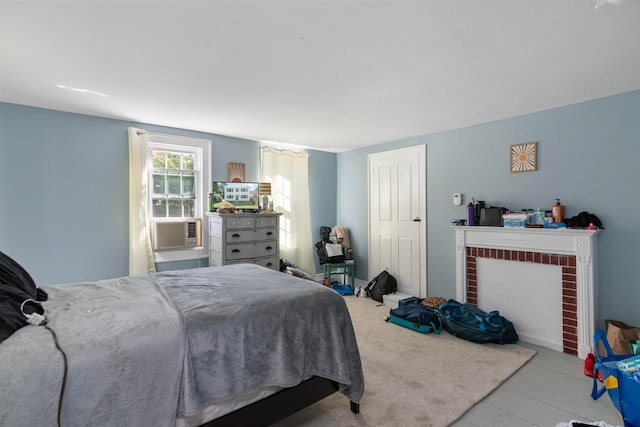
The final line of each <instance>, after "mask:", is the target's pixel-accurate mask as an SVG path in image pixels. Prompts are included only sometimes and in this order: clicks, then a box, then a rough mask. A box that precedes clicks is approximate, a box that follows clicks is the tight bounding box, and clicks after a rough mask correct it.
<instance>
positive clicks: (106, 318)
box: [0, 276, 185, 427]
mask: <svg viewBox="0 0 640 427" xmlns="http://www.w3.org/2000/svg"><path fill="white" fill-rule="evenodd" d="M43 288H44V289H45V290H46V292H47V293H48V294H49V300H48V301H47V302H45V303H44V304H43V305H44V307H45V314H46V316H47V318H48V319H49V327H50V328H51V329H52V330H54V331H55V332H56V335H57V336H58V339H59V342H60V346H61V347H62V349H63V350H64V351H65V353H66V354H67V358H68V363H69V373H68V377H67V384H66V389H65V392H64V401H63V406H62V408H63V409H62V425H63V426H65V427H67V426H89V425H95V426H98V425H99V426H150V425H153V426H172V425H175V415H176V413H175V408H176V405H177V401H178V397H179V387H180V381H181V374H182V372H181V362H182V360H183V359H184V349H185V346H184V342H185V340H184V324H183V322H182V317H181V315H180V313H179V311H178V310H176V308H175V306H174V304H173V302H172V301H171V299H170V298H168V297H167V296H166V294H165V292H164V289H163V288H162V287H160V286H158V285H157V284H156V283H155V282H154V281H153V280H152V279H151V278H150V277H147V276H139V277H127V278H121V279H113V280H104V281H98V282H93V283H77V284H70V285H58V286H47V287H43ZM0 361H1V363H0V384H2V385H1V386H0V402H1V404H0V425H2V426H30V427H36V426H43V427H51V426H55V425H56V417H57V410H58V399H59V395H60V385H61V382H62V376H63V359H62V355H61V354H60V353H58V352H57V351H56V349H55V347H54V344H53V339H52V336H51V334H50V333H49V331H47V330H46V329H45V328H43V327H36V326H26V327H24V328H22V329H20V330H19V331H17V332H16V333H14V334H13V335H12V336H11V337H9V338H8V339H7V340H5V341H4V342H2V343H1V344H0Z"/></svg>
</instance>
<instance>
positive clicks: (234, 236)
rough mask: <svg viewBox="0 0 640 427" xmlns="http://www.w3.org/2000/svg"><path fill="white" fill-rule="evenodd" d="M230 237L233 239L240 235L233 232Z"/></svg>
mask: <svg viewBox="0 0 640 427" xmlns="http://www.w3.org/2000/svg"><path fill="white" fill-rule="evenodd" d="M231 237H233V238H234V239H237V238H238V237H240V235H239V234H238V233H233V234H232V235H231Z"/></svg>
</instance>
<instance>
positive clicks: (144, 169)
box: [129, 128, 212, 275]
mask: <svg viewBox="0 0 640 427" xmlns="http://www.w3.org/2000/svg"><path fill="white" fill-rule="evenodd" d="M129 158H130V161H129V272H130V274H131V275H135V274H143V273H145V272H152V271H155V264H157V263H164V262H172V261H184V260H193V259H197V260H200V262H201V260H202V259H203V257H204V258H206V254H207V252H208V246H209V245H208V243H209V241H208V239H205V238H204V236H207V235H208V233H209V226H208V221H207V220H206V210H207V194H208V193H209V192H210V191H211V185H212V184H211V140H206V139H200V138H190V137H183V136H177V135H167V134H157V133H151V132H146V131H145V130H143V129H136V128H129ZM193 224H196V225H195V226H194V225H193ZM181 226H182V227H183V228H182V230H183V231H182V233H183V234H182V235H181V232H180V227H181ZM159 230H162V234H161V235H159V236H154V234H155V233H160V231H159ZM154 237H158V238H157V239H154Z"/></svg>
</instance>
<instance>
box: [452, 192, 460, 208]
mask: <svg viewBox="0 0 640 427" xmlns="http://www.w3.org/2000/svg"><path fill="white" fill-rule="evenodd" d="M453 204H454V205H456V206H460V205H461V204H462V194H461V193H455V194H454V195H453Z"/></svg>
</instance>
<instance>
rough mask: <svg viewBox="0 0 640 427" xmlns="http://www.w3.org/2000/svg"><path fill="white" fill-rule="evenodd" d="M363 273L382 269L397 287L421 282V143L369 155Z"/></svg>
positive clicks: (417, 292)
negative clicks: (366, 265)
mask: <svg viewBox="0 0 640 427" xmlns="http://www.w3.org/2000/svg"><path fill="white" fill-rule="evenodd" d="M368 161H369V279H372V278H373V277H374V276H375V275H377V274H378V273H380V272H381V271H382V270H387V271H389V273H391V275H392V276H394V277H395V278H396V279H397V280H398V290H399V291H400V292H404V293H407V294H411V295H414V296H418V297H424V296H426V295H427V286H426V253H425V248H426V218H425V213H426V204H425V203H426V197H425V196H426V191H425V187H426V179H425V175H426V174H425V146H424V145H420V146H416V147H409V148H403V149H399V150H392V151H385V152H382V153H376V154H371V155H369V158H368Z"/></svg>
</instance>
